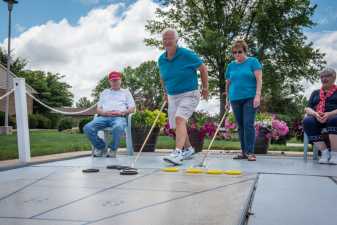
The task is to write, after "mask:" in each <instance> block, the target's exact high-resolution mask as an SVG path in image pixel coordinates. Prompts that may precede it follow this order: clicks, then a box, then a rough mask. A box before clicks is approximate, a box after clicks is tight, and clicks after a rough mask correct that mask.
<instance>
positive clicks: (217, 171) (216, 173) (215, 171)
mask: <svg viewBox="0 0 337 225" xmlns="http://www.w3.org/2000/svg"><path fill="white" fill-rule="evenodd" d="M224 172H225V171H223V170H207V173H208V174H214V175H220V174H224Z"/></svg>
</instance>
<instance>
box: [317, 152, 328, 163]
mask: <svg viewBox="0 0 337 225" xmlns="http://www.w3.org/2000/svg"><path fill="white" fill-rule="evenodd" d="M329 160H330V152H329V150H328V149H325V150H323V151H322V156H321V158H320V159H319V160H318V163H320V164H329Z"/></svg>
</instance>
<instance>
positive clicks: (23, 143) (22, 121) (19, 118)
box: [13, 78, 30, 163]
mask: <svg viewBox="0 0 337 225" xmlns="http://www.w3.org/2000/svg"><path fill="white" fill-rule="evenodd" d="M13 83H14V84H13V85H14V90H15V92H14V94H15V95H14V96H15V111H16V112H15V113H16V126H17V128H16V129H17V137H18V138H17V141H18V149H19V161H20V162H22V163H27V162H29V161H30V140H29V128H28V113H27V96H26V84H25V79H24V78H14V81H13Z"/></svg>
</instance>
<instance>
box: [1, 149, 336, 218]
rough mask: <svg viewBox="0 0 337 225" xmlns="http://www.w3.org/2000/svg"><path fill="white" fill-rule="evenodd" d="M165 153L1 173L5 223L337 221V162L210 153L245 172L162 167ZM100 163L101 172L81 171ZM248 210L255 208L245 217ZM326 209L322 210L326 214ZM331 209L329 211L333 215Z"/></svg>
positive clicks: (211, 161) (215, 161) (218, 164)
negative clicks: (123, 169) (131, 172)
mask: <svg viewBox="0 0 337 225" xmlns="http://www.w3.org/2000/svg"><path fill="white" fill-rule="evenodd" d="M162 155H163V153H144V154H142V156H141V157H140V158H139V160H138V162H137V163H136V168H138V169H140V170H139V174H138V175H135V176H121V175H119V172H118V171H115V170H108V169H106V166H107V165H111V164H118V165H130V164H131V161H132V160H133V157H129V156H126V155H118V157H117V158H116V159H110V158H91V157H83V158H76V159H71V160H63V161H57V162H49V163H44V164H37V165H31V166H27V167H22V168H17V169H12V170H7V171H2V172H0V224H1V225H14V224H15V225H17V224H20V225H21V224H23V225H26V224H27V225H86V224H94V225H105V224H107V225H108V224H109V225H111V224H112V225H114V224H116V225H132V224H135V225H136V224H137V225H217V224H219V225H220V224H221V225H238V224H249V225H274V224H275V225H278V224H280V225H281V224H283V225H284V224H287V225H292V224H294V225H295V224H296V225H301V224H303V225H304V224H305V225H311V224H312V225H317V224H326V225H330V224H331V225H332V224H334V225H335V224H336V220H332V217H333V216H332V215H335V212H336V211H337V201H336V199H337V179H336V177H337V166H330V165H319V164H317V163H316V162H313V161H311V160H308V161H307V162H305V161H304V160H303V158H300V157H284V156H258V161H257V162H248V161H234V160H232V159H231V158H232V155H228V154H223V153H213V152H212V153H210V155H209V158H208V160H207V167H208V168H210V169H225V170H227V169H240V170H242V171H243V175H240V176H229V175H207V174H194V175H190V174H186V173H185V172H184V169H186V168H188V167H190V166H193V165H195V164H197V163H198V162H199V160H200V155H196V156H195V157H194V159H192V160H188V161H185V163H184V165H183V166H181V167H180V168H181V170H180V171H179V172H178V173H167V172H162V171H161V168H163V167H165V166H167V164H165V163H163V162H162V161H161V157H162ZM84 168H99V169H100V172H99V173H93V174H85V173H82V169H84ZM247 212H248V213H249V214H250V215H251V216H250V217H249V218H248V220H246V219H245V218H246V214H247ZM323 212H324V213H325V214H327V216H323V215H325V214H323ZM328 215H331V216H328Z"/></svg>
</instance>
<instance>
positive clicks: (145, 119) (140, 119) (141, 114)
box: [132, 110, 167, 127]
mask: <svg viewBox="0 0 337 225" xmlns="http://www.w3.org/2000/svg"><path fill="white" fill-rule="evenodd" d="M158 113H160V114H159V118H158V120H157V122H156V126H157V127H162V126H164V125H165V124H166V121H167V116H166V113H164V112H160V111H159V110H154V111H150V110H144V111H138V112H135V113H134V114H133V115H132V126H135V127H151V126H152V124H153V123H154V121H155V119H156V117H157V115H158Z"/></svg>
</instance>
